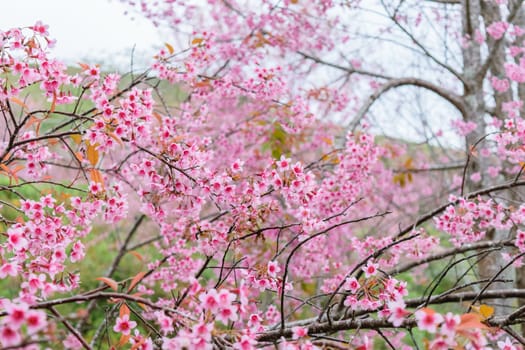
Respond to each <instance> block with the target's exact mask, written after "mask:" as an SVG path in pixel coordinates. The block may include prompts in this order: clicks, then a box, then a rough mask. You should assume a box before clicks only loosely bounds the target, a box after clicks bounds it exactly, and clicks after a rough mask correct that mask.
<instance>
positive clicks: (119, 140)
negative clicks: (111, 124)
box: [108, 132, 124, 146]
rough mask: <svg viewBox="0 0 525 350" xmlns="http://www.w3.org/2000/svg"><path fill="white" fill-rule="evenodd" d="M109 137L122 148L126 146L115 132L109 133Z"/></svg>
mask: <svg viewBox="0 0 525 350" xmlns="http://www.w3.org/2000/svg"><path fill="white" fill-rule="evenodd" d="M108 135H109V136H110V137H111V138H112V139H113V140H115V141H117V143H118V144H119V145H121V146H123V145H124V144H123V143H122V140H121V139H120V137H118V136H117V135H115V133H114V132H110V133H108Z"/></svg>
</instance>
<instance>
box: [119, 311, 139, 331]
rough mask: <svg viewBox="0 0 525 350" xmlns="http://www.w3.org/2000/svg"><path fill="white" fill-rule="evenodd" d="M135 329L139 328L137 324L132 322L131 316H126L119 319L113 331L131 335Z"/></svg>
mask: <svg viewBox="0 0 525 350" xmlns="http://www.w3.org/2000/svg"><path fill="white" fill-rule="evenodd" d="M135 327H137V322H135V321H130V320H129V315H128V314H126V315H123V316H121V317H118V318H117V320H116V322H115V326H114V327H113V331H115V332H117V333H122V334H124V335H129V334H130V333H131V330H132V329H133V328H135Z"/></svg>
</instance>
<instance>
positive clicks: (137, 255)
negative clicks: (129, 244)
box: [129, 250, 144, 262]
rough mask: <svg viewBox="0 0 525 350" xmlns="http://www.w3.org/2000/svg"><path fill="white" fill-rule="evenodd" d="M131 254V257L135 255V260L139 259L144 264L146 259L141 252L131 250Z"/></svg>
mask: <svg viewBox="0 0 525 350" xmlns="http://www.w3.org/2000/svg"><path fill="white" fill-rule="evenodd" d="M129 253H130V254H131V255H133V256H134V257H135V258H137V260H138V261H140V262H144V258H143V257H142V255H141V254H140V253H139V252H137V251H135V250H131V251H130V252H129Z"/></svg>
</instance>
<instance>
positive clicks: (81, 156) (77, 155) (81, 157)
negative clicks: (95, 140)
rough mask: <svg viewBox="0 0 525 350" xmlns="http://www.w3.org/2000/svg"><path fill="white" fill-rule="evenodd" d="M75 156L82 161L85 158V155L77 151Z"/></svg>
mask: <svg viewBox="0 0 525 350" xmlns="http://www.w3.org/2000/svg"><path fill="white" fill-rule="evenodd" d="M75 157H77V159H78V160H79V161H80V162H81V161H82V160H83V159H84V156H83V155H82V153H80V152H75Z"/></svg>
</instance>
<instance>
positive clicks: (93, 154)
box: [86, 144, 99, 166]
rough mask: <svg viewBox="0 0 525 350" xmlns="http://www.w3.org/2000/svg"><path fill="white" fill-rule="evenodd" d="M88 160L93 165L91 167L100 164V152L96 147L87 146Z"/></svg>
mask: <svg viewBox="0 0 525 350" xmlns="http://www.w3.org/2000/svg"><path fill="white" fill-rule="evenodd" d="M86 153H87V159H88V160H89V162H90V163H91V165H93V166H95V165H97V163H98V158H99V155H98V151H97V149H96V145H92V144H88V146H87V151H86Z"/></svg>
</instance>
